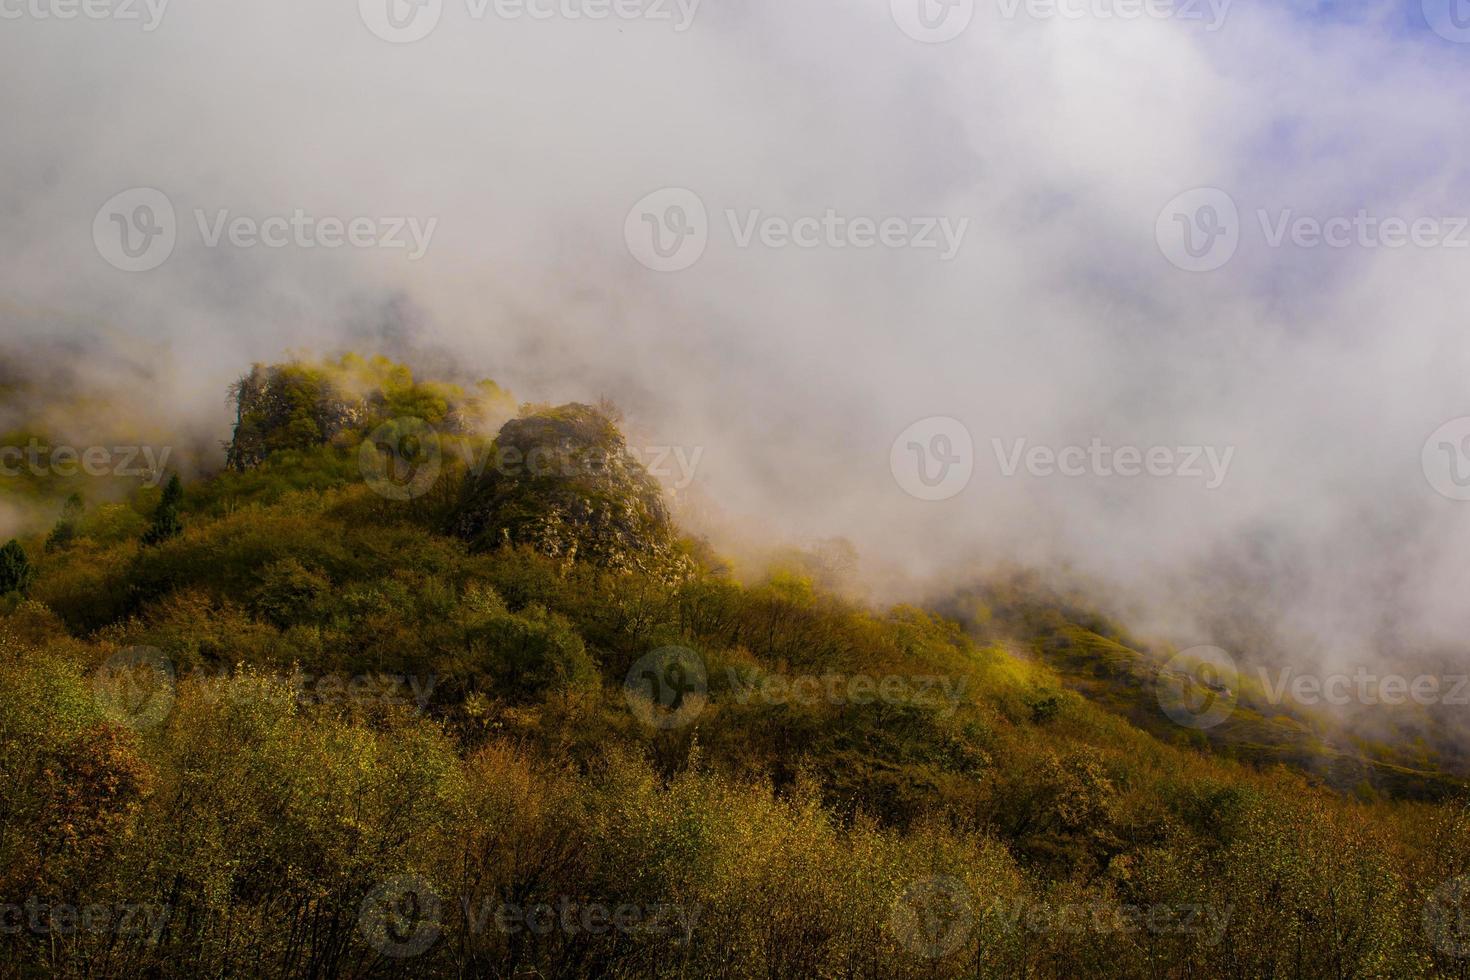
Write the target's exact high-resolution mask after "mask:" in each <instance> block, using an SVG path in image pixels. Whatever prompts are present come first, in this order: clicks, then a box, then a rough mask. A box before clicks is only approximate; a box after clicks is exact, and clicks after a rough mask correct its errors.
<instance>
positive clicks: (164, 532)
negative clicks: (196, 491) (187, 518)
mask: <svg viewBox="0 0 1470 980" xmlns="http://www.w3.org/2000/svg"><path fill="white" fill-rule="evenodd" d="M183 501H184V485H183V484H182V483H180V482H179V475H178V474H177V473H175V474H174V475H173V476H171V477H170V478H169V481H168V484H167V485H166V486H165V487H164V488H163V496H162V497H161V498H160V499H159V501H158V509H157V510H155V511H154V512H153V523H152V524H151V525H149V527H148V530H147V531H145V532H143V543H144V544H145V545H155V544H162V543H163V542H165V541H167V540H168V539H169V538H176V537H178V536H179V535H180V534H183V533H184V523H183V521H181V520H179V505H180V504H181V503H183Z"/></svg>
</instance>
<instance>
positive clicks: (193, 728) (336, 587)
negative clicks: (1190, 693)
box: [0, 359, 1470, 977]
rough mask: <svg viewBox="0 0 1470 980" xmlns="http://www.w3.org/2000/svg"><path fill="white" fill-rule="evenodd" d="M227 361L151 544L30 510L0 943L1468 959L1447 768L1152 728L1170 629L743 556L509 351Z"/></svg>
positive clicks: (1343, 961)
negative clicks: (214, 411) (207, 432)
mask: <svg viewBox="0 0 1470 980" xmlns="http://www.w3.org/2000/svg"><path fill="white" fill-rule="evenodd" d="M250 378H252V379H255V380H253V381H250V382H249V383H248V384H246V385H242V386H241V387H240V388H238V389H237V392H238V393H239V395H240V406H241V412H240V414H239V425H238V426H237V429H236V433H235V440H234V447H235V448H234V449H233V450H232V451H231V453H230V458H231V463H232V465H231V466H230V467H229V468H227V469H225V470H222V471H220V472H218V473H215V474H213V475H210V476H207V477H203V478H200V479H197V480H193V481H188V482H187V483H186V484H185V486H184V487H183V495H182V501H181V502H180V503H179V504H178V505H177V514H176V516H177V517H178V520H179V523H180V524H181V525H182V532H181V533H178V534H172V535H170V536H164V537H162V538H161V539H160V540H158V542H157V543H154V544H151V545H144V544H143V543H142V540H141V539H142V538H143V536H144V535H143V531H144V528H146V527H147V526H148V525H149V523H150V521H154V515H155V512H156V511H157V510H158V509H159V508H160V507H161V506H166V505H164V504H161V503H160V500H161V491H160V490H159V489H158V488H156V487H148V486H144V487H140V488H137V489H135V490H133V491H132V492H131V494H130V495H129V496H128V497H127V498H126V500H125V501H124V502H123V503H120V504H116V505H114V506H117V507H121V508H124V509H125V510H126V512H127V514H128V515H130V517H129V519H126V520H124V519H121V518H118V517H117V516H116V515H114V516H113V517H110V518H109V519H107V520H98V519H96V518H95V516H94V510H95V509H94V508H93V507H92V504H91V502H90V501H89V502H87V508H88V509H87V510H86V511H85V512H84V513H83V515H82V516H81V517H80V518H78V519H77V520H76V526H75V528H74V531H75V533H74V534H73V535H72V536H70V537H68V538H67V540H66V541H65V542H62V543H60V544H59V545H57V546H55V547H52V548H51V549H50V550H48V549H47V548H46V538H47V535H48V529H47V528H45V527H39V528H36V529H35V533H33V534H29V535H23V536H22V538H21V541H20V544H21V545H22V547H23V548H24V550H25V552H26V555H27V556H28V559H29V561H30V563H31V564H32V565H33V566H34V570H35V578H34V582H33V584H31V585H30V586H29V588H28V593H27V594H26V595H21V594H18V593H12V594H11V595H9V596H7V597H6V598H5V599H4V600H3V604H0V611H3V615H0V784H3V786H4V787H5V792H4V793H3V794H0V912H4V913H5V915H6V918H4V919H3V921H4V922H5V923H7V924H13V923H18V924H20V925H19V927H18V928H16V929H9V928H6V929H0V963H3V964H5V965H0V973H4V974H6V975H16V976H22V975H42V974H46V975H59V976H84V975H85V976H140V975H146V976H156V977H172V976H191V977H192V976H224V975H234V974H241V973H245V974H249V975H253V976H255V975H258V976H297V975H308V974H309V975H314V976H323V977H347V976H352V977H357V976H446V977H448V976H463V975H475V976H523V975H541V976H584V975H585V976H610V977H646V976H670V977H672V976H706V975H711V976H731V977H755V976H764V977H770V976H846V977H938V976H945V977H948V976H953V977H971V976H994V977H1012V976H1018V975H1039V976H1059V975H1105V976H1125V977H1145V976H1148V977H1152V976H1193V975H1204V976H1215V975H1231V976H1252V977H1253V976H1329V975H1330V976H1349V975H1351V976H1360V975H1362V976H1368V975H1371V976H1384V975H1394V976H1430V975H1445V976H1452V975H1458V973H1457V971H1459V970H1461V969H1462V960H1460V959H1459V956H1460V954H1461V953H1462V952H1465V951H1470V945H1466V943H1465V940H1466V938H1467V937H1466V936H1464V934H1463V932H1462V931H1461V930H1460V928H1459V923H1460V922H1461V919H1459V918H1458V917H1457V915H1458V903H1459V901H1460V899H1461V897H1462V889H1461V887H1460V884H1457V883H1462V882H1463V881H1466V880H1470V879H1464V878H1462V877H1461V876H1463V875H1465V874H1466V873H1467V872H1470V837H1467V835H1466V830H1467V828H1470V815H1467V813H1466V812H1465V810H1464V808H1463V806H1462V804H1460V803H1459V802H1457V801H1456V799H1455V798H1451V797H1452V796H1453V793H1454V791H1455V790H1456V788H1457V786H1458V784H1457V783H1454V782H1453V781H1452V780H1450V779H1449V777H1448V775H1447V774H1445V773H1442V772H1438V771H1435V770H1433V769H1432V768H1423V769H1414V770H1413V772H1412V773H1411V774H1410V775H1411V776H1412V779H1411V780H1410V781H1409V783H1411V784H1412V785H1411V786H1409V790H1410V791H1408V792H1400V791H1399V790H1400V789H1402V788H1403V787H1398V786H1396V785H1395V784H1394V782H1393V780H1391V779H1389V778H1388V777H1387V775H1386V767H1387V766H1388V765H1389V764H1390V762H1391V761H1392V760H1383V759H1370V760H1368V761H1366V762H1365V758H1366V757H1365V756H1364V754H1363V753H1362V752H1361V751H1352V750H1350V748H1349V747H1344V746H1343V745H1341V744H1339V742H1338V741H1336V740H1335V739H1336V738H1337V733H1333V732H1322V731H1319V730H1316V729H1313V728H1312V727H1311V725H1312V723H1311V722H1310V720H1300V719H1298V720H1295V721H1293V720H1292V719H1291V718H1290V717H1288V716H1284V715H1283V716H1280V717H1271V718H1266V717H1265V716H1262V717H1261V719H1260V720H1259V721H1258V720H1257V719H1256V718H1255V717H1252V716H1251V715H1250V714H1249V713H1247V714H1246V715H1245V716H1244V717H1243V718H1242V720H1241V722H1240V724H1241V725H1242V726H1244V727H1243V728H1241V729H1240V730H1239V731H1238V732H1234V733H1232V734H1230V735H1229V736H1228V737H1225V738H1222V739H1221V740H1215V739H1212V738H1209V737H1203V738H1201V737H1196V736H1194V735H1190V734H1188V733H1187V732H1185V731H1184V730H1183V729H1180V728H1179V726H1177V725H1174V726H1172V727H1171V725H1170V722H1169V720H1168V718H1167V716H1166V715H1164V714H1163V713H1162V712H1161V711H1160V710H1159V708H1158V702H1157V699H1156V698H1155V699H1153V705H1154V707H1153V709H1150V708H1149V702H1150V698H1151V695H1146V694H1145V693H1144V692H1148V691H1150V690H1151V689H1152V686H1153V684H1154V682H1155V681H1156V679H1157V674H1158V669H1157V668H1156V667H1154V666H1153V663H1154V659H1155V658H1156V656H1157V655H1156V654H1154V653H1151V652H1150V650H1149V649H1148V648H1147V646H1146V645H1145V644H1142V643H1136V642H1135V641H1133V640H1132V639H1131V638H1129V637H1128V636H1127V634H1126V633H1125V632H1123V631H1122V630H1121V629H1119V628H1117V627H1115V626H1112V625H1111V624H1108V623H1106V622H1104V621H1102V620H1100V619H1099V618H1097V617H1095V616H1092V615H1091V614H1088V613H1087V612H1086V610H1085V609H1081V608H1080V607H1074V606H1073V605H1070V604H1068V602H1066V601H1063V600H1062V599H1060V598H1058V597H1056V596H1048V595H1046V594H1045V593H1044V592H1035V591H1026V590H1017V589H1011V590H1010V591H1009V592H1007V591H1005V590H1003V589H1002V588H1001V586H1000V585H996V586H995V587H994V588H992V589H991V591H990V592H988V593H986V594H985V595H984V596H977V595H974V594H969V593H967V594H966V595H965V596H964V600H965V601H964V602H960V601H959V600H956V601H955V602H953V603H949V604H948V606H947V607H946V609H947V611H948V612H949V613H950V614H951V615H948V616H947V615H943V614H941V612H940V611H936V610H929V609H922V608H917V607H912V606H900V607H896V608H890V609H875V608H868V607H866V606H863V605H860V604H856V603H854V602H851V601H848V600H845V599H842V598H839V597H837V596H835V595H833V594H831V593H829V592H827V591H825V590H824V589H822V588H821V587H820V586H818V585H817V584H815V583H814V582H813V581H812V580H811V579H810V578H809V577H808V576H806V575H804V574H803V573H802V572H801V571H800V569H799V567H797V566H793V567H790V568H773V569H770V570H769V571H768V572H767V573H766V574H764V575H763V576H761V577H759V578H757V579H755V580H751V581H738V580H736V579H735V578H733V577H732V576H731V575H730V573H729V571H728V570H727V568H726V566H725V565H724V563H723V562H721V561H720V560H719V559H718V557H717V556H716V555H715V554H714V553H713V551H712V549H711V548H710V547H709V545H708V544H706V543H704V542H700V541H696V540H691V539H689V538H687V537H685V536H682V535H681V532H680V531H679V529H678V528H677V526H675V525H674V524H673V522H672V521H671V520H670V519H669V517H668V514H667V512H666V510H665V509H664V508H663V505H662V501H661V499H660V498H659V496H658V488H657V486H656V484H654V483H653V482H652V481H651V480H649V478H648V477H647V474H646V473H643V472H642V471H641V470H640V469H639V468H637V467H636V466H635V465H633V464H632V463H631V461H625V460H624V459H623V458H622V456H623V453H622V451H621V450H622V447H621V436H620V435H619V434H618V433H617V429H616V426H615V424H614V423H613V422H612V420H611V419H610V418H609V416H608V415H607V414H606V413H603V412H601V411H599V410H596V409H592V408H590V407H588V406H584V405H572V406H564V407H562V408H556V409H553V408H547V407H545V406H522V407H521V408H520V409H519V410H517V413H516V417H515V418H513V419H509V420H504V421H502V422H501V424H499V425H496V424H495V422H496V421H498V420H497V419H495V418H494V416H495V414H496V412H502V413H503V412H505V411H506V410H507V406H506V401H507V396H505V395H504V393H503V391H501V389H499V388H498V387H497V386H493V385H492V384H490V383H486V384H484V385H480V386H470V387H468V388H466V387H463V386H456V385H444V384H440V383H435V382H423V381H420V380H417V379H415V378H414V377H413V375H412V374H411V373H410V372H408V371H407V370H406V369H403V368H401V367H399V366H397V365H391V364H388V363H386V362H381V361H378V362H367V361H361V360H360V359H351V360H347V361H343V362H339V363H336V364H333V365H315V364H295V365H280V366H276V367H274V368H270V367H263V368H261V369H259V370H257V371H255V372H252V374H251V375H250ZM343 406H346V408H345V409H344V408H343ZM407 420H417V421H416V422H410V421H407ZM467 420H468V421H467ZM541 447H546V448H547V452H548V453H549V455H548V456H547V459H548V460H551V461H553V462H555V464H556V465H548V466H547V467H545V468H544V469H543V470H542V472H539V473H535V474H523V473H520V472H518V471H507V470H506V469H505V468H504V467H503V466H502V465H500V464H501V463H503V462H504V460H505V459H506V455H505V453H504V452H503V451H504V450H506V449H511V448H513V449H515V450H516V451H517V452H518V453H520V454H522V457H523V458H524V457H525V456H529V455H530V453H531V451H532V450H535V449H537V448H541ZM593 463H595V465H592V464H593ZM573 464H575V465H573ZM154 523H157V522H156V521H154ZM979 598H983V599H985V600H986V601H987V602H988V606H987V612H986V614H985V615H980V614H979V613H978V612H977V606H976V604H975V600H977V599H979ZM951 606H952V607H953V608H948V607H951ZM962 606H963V607H964V608H965V609H968V612H966V611H963V610H962V609H961V607H962ZM1261 724H1265V725H1268V726H1272V728H1273V730H1274V729H1280V730H1282V731H1284V732H1286V733H1287V734H1285V735H1283V736H1281V737H1279V738H1276V737H1274V736H1273V738H1272V739H1268V738H1267V737H1266V735H1265V734H1264V733H1263V732H1262V731H1261V730H1259V729H1258V728H1253V727H1252V726H1259V725H1261ZM1273 739H1274V740H1273ZM1246 745H1260V746H1262V747H1263V750H1262V751H1245V750H1244V749H1243V748H1242V747H1243V746H1246ZM1319 757H1321V758H1334V759H1335V758H1339V757H1340V758H1343V759H1346V760H1348V761H1349V762H1350V763H1352V765H1353V766H1356V767H1359V768H1358V769H1355V770H1354V775H1355V776H1362V777H1363V779H1367V781H1368V783H1369V789H1371V792H1368V791H1364V792H1359V791H1358V790H1357V785H1356V784H1357V783H1358V782H1362V781H1363V779H1356V780H1354V779H1351V778H1350V779H1345V780H1344V779H1341V778H1339V777H1338V774H1337V769H1336V767H1335V766H1333V765H1329V766H1326V767H1323V766H1321V765H1319V764H1318V763H1319V761H1320V758H1319ZM1395 758H1397V757H1395ZM1393 764H1398V763H1393ZM1364 766H1366V768H1363V767H1364ZM1375 767H1376V768H1375ZM1405 768H1411V767H1408V766H1405ZM1380 770H1382V771H1380ZM1429 784H1434V785H1435V786H1437V787H1438V789H1436V790H1435V791H1432V792H1431V791H1427V790H1425V789H1424V787H1425V786H1426V785H1429ZM1406 785H1409V784H1406ZM1345 790H1346V791H1345ZM12 909H13V910H15V911H14V913H13V914H12V913H11V912H9V911H6V910H12Z"/></svg>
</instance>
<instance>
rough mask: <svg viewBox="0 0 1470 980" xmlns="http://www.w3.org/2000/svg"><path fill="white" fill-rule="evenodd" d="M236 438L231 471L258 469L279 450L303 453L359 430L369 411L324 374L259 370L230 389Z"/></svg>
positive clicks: (274, 368) (289, 369) (295, 369)
mask: <svg viewBox="0 0 1470 980" xmlns="http://www.w3.org/2000/svg"><path fill="white" fill-rule="evenodd" d="M231 394H232V395H234V398H235V411H236V415H235V433H234V438H233V439H232V440H231V441H230V448H229V455H228V457H227V460H226V462H227V465H228V466H229V467H230V468H231V469H236V470H245V469H249V468H251V467H253V466H258V465H260V463H262V462H263V461H264V460H265V458H266V457H267V456H268V455H270V454H271V453H272V452H274V451H275V450H277V449H305V448H308V447H311V446H317V445H321V444H322V443H324V442H328V441H330V440H331V439H332V438H333V437H334V436H336V435H337V433H339V432H342V431H343V430H345V429H348V428H351V427H353V426H357V425H361V424H362V422H363V421H364V419H365V418H366V417H367V406H366V405H365V404H364V403H363V402H362V401H360V400H357V399H351V398H347V397H345V396H343V395H342V394H341V393H340V392H339V391H338V390H337V388H336V386H335V385H333V384H332V383H331V382H330V381H328V380H327V379H326V378H325V377H323V376H321V375H320V374H318V373H316V372H313V371H310V370H307V369H304V368H301V367H298V366H296V365H272V366H270V367H265V366H262V365H259V364H257V365H255V367H254V368H252V369H251V371H250V373H249V374H248V375H246V376H245V377H243V378H241V379H240V380H239V381H238V382H236V383H235V384H234V386H233V387H232V388H231Z"/></svg>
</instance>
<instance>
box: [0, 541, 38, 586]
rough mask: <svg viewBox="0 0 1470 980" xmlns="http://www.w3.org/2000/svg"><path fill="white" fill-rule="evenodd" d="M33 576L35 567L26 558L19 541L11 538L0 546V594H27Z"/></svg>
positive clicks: (34, 575) (33, 578)
mask: <svg viewBox="0 0 1470 980" xmlns="http://www.w3.org/2000/svg"><path fill="white" fill-rule="evenodd" d="M35 577H36V573H35V569H33V568H31V563H30V560H29V559H28V558H26V553H25V549H24V548H22V547H21V546H20V542H19V541H17V540H15V539H14V538H11V539H10V540H9V541H8V542H6V544H5V547H3V548H0V595H5V594H6V593H8V592H18V593H20V594H21V595H25V594H27V593H28V592H30V589H31V583H32V582H33V581H34V580H35Z"/></svg>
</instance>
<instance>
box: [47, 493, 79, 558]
mask: <svg viewBox="0 0 1470 980" xmlns="http://www.w3.org/2000/svg"><path fill="white" fill-rule="evenodd" d="M85 507H86V505H85V504H84V503H83V502H82V495H81V494H79V493H74V494H72V495H71V496H70V497H68V498H66V504H65V506H63V507H62V508H61V519H60V520H59V521H57V522H56V526H55V527H53V528H52V529H51V534H50V536H48V537H47V538H46V553H47V554H50V553H51V552H53V551H59V550H61V549H63V548H68V547H70V546H71V543H72V541H74V540H75V539H76V536H77V523H78V522H79V521H80V520H81V519H82V511H83V510H84V509H85Z"/></svg>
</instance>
